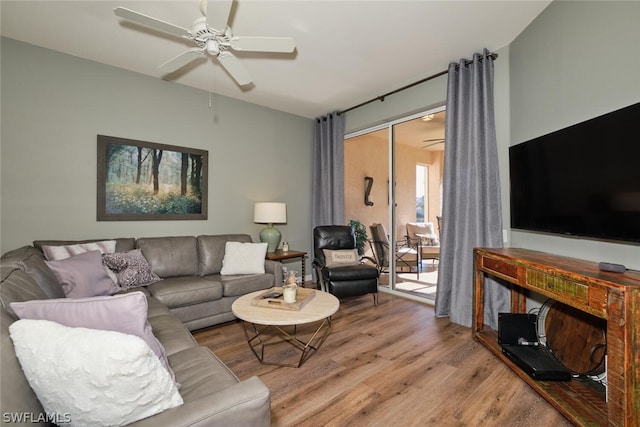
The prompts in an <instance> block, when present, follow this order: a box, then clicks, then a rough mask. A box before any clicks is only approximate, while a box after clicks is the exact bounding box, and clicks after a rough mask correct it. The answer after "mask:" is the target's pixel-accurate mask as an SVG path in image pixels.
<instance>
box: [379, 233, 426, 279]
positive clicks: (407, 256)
mask: <svg viewBox="0 0 640 427" xmlns="http://www.w3.org/2000/svg"><path fill="white" fill-rule="evenodd" d="M369 229H370V230H371V238H372V240H370V241H369V243H370V244H371V249H372V251H373V254H374V257H375V261H376V265H377V267H378V270H380V273H388V272H389V267H390V254H393V255H394V256H395V260H396V268H398V269H401V268H409V271H413V269H414V268H415V271H416V274H417V278H420V252H419V247H418V245H413V244H410V243H409V242H408V241H407V240H404V241H399V242H396V243H395V244H394V245H391V243H390V242H389V235H388V234H387V230H386V229H385V227H384V225H383V224H373V225H371V226H370V227H369Z"/></svg>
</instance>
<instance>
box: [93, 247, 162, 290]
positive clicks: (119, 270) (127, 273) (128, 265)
mask: <svg viewBox="0 0 640 427" xmlns="http://www.w3.org/2000/svg"><path fill="white" fill-rule="evenodd" d="M102 262H104V264H105V265H106V266H107V267H109V268H110V269H111V270H112V271H114V272H115V273H116V277H117V280H118V286H120V287H121V288H123V289H131V288H137V287H139V286H146V285H150V284H151V283H155V282H158V281H160V280H162V279H160V277H158V275H157V274H156V273H154V272H153V270H152V269H151V265H149V263H148V262H147V260H146V258H145V257H144V256H143V255H142V251H141V250H140V249H132V250H130V251H128V252H116V253H112V254H104V255H103V256H102Z"/></svg>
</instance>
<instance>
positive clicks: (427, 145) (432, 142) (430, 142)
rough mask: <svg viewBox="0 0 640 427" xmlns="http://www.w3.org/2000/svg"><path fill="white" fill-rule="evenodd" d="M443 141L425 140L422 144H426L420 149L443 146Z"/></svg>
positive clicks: (439, 139) (438, 139) (440, 139)
mask: <svg viewBox="0 0 640 427" xmlns="http://www.w3.org/2000/svg"><path fill="white" fill-rule="evenodd" d="M444 141H445V139H444V138H433V139H425V140H424V141H422V142H426V143H427V144H425V145H423V146H422V147H420V148H429V147H433V146H434V145H438V144H444Z"/></svg>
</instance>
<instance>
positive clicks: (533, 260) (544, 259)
mask: <svg viewBox="0 0 640 427" xmlns="http://www.w3.org/2000/svg"><path fill="white" fill-rule="evenodd" d="M474 265H475V268H474V284H475V285H474V316H473V317H474V319H473V335H474V338H475V339H476V340H477V341H479V342H481V343H482V344H484V345H485V346H486V347H487V348H489V350H491V351H492V352H493V353H494V354H495V355H496V356H497V357H498V358H500V359H501V360H502V361H503V362H504V363H506V364H507V365H508V366H509V367H510V368H511V369H513V370H514V371H515V372H516V374H518V376H520V378H522V379H523V380H524V381H525V382H527V384H529V385H530V386H531V387H532V388H533V389H534V390H536V391H537V392H538V393H539V394H540V395H541V396H542V397H544V398H545V399H546V400H547V401H549V403H551V405H553V406H554V407H555V408H556V409H557V410H558V411H560V412H561V413H562V414H563V415H564V416H565V417H567V419H569V421H571V422H572V423H574V424H576V425H580V426H594V425H596V426H620V427H639V426H640V272H637V271H627V272H626V273H607V272H603V271H600V270H599V269H598V264H597V263H595V262H589V261H583V260H579V259H574V258H568V257H562V256H557V255H552V254H548V253H544V252H538V251H531V250H527V249H513V248H504V249H502V248H501V249H488V248H476V249H474ZM485 276H493V277H495V278H499V279H502V280H504V281H507V282H508V283H509V284H510V285H511V312H513V313H524V312H526V293H527V291H532V292H536V293H538V294H540V295H542V296H544V297H547V298H551V299H553V300H555V301H559V302H562V303H564V304H567V305H569V306H571V307H574V308H576V309H578V310H580V311H583V312H586V313H589V314H591V315H593V316H597V317H599V318H602V319H605V320H606V321H607V329H606V332H607V359H608V361H607V382H608V390H607V392H608V398H607V396H605V393H604V392H603V391H602V390H601V389H598V387H595V386H594V384H593V382H592V381H590V380H588V379H587V380H578V379H573V380H571V381H568V382H562V381H558V382H554V381H536V380H534V379H533V378H531V377H530V376H528V375H527V374H526V373H525V372H523V371H522V370H521V369H519V368H518V367H517V366H516V365H515V364H513V363H512V362H511V361H510V360H509V359H507V358H506V357H505V356H504V355H503V354H502V351H501V348H500V345H499V344H498V337H497V333H496V332H495V331H491V330H489V328H487V329H486V330H485V328H484V324H483V322H484V321H483V313H484V301H483V300H484V278H485Z"/></svg>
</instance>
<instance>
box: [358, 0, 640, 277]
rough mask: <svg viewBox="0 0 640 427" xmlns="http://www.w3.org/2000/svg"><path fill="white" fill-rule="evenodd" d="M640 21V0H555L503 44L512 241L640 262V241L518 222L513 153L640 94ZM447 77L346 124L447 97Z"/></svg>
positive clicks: (502, 105)
mask: <svg viewBox="0 0 640 427" xmlns="http://www.w3.org/2000/svg"><path fill="white" fill-rule="evenodd" d="M638 22H640V2H617V1H606V2H592V1H554V2H553V3H551V5H550V6H549V7H547V8H546V9H545V10H544V11H543V12H542V13H541V14H540V16H539V17H538V18H537V19H536V20H535V21H534V22H532V23H531V25H530V26H529V27H528V28H527V29H526V30H525V31H523V32H522V33H521V34H520V35H519V36H518V37H517V38H516V40H514V41H513V42H512V43H511V44H510V45H509V46H505V47H503V48H501V49H499V50H497V51H496V52H497V53H498V54H499V58H498V60H497V61H496V62H495V92H494V94H495V116H496V133H497V139H498V156H499V162H500V176H501V187H502V203H503V206H502V211H503V223H504V229H505V240H506V242H505V244H506V245H508V246H513V247H523V248H530V249H536V250H541V251H546V252H551V253H556V254H561V255H566V256H572V257H576V258H582V259H587V260H592V261H608V262H615V263H621V264H625V265H626V266H627V267H630V268H634V269H640V246H635V245H627V244H616V243H607V242H597V241H593V240H583V239H573V238H565V237H554V236H549V235H543V234H536V233H525V232H519V231H515V230H511V229H510V227H509V224H510V217H509V154H508V150H509V146H511V145H513V144H517V143H520V142H524V141H526V140H529V139H531V138H534V137H537V136H540V135H544V134H546V133H549V132H552V131H554V130H558V129H561V128H563V127H566V126H569V125H571V124H574V123H578V122H580V121H583V120H587V119H589V118H592V117H595V116H598V115H600V114H603V113H606V112H609V111H612V110H615V109H617V108H620V107H623V106H626V105H629V104H633V103H636V102H638V101H640V73H639V72H638V70H639V69H640V43H638V41H639V40H640V25H638ZM472 53H473V52H469V55H468V56H471V55H472ZM452 60H453V61H457V58H452ZM444 68H446V64H443V69H444ZM446 82H447V77H446V76H443V77H440V78H438V79H435V80H432V81H430V82H427V83H424V84H422V85H420V86H417V87H415V88H412V89H409V90H407V91H404V92H401V93H399V94H396V95H393V96H391V97H388V98H387V99H386V100H385V101H384V102H375V103H373V104H370V105H367V106H365V107H361V108H359V109H357V110H354V111H352V112H349V113H347V116H346V128H347V132H353V131H356V130H361V129H364V128H366V127H368V126H372V125H375V124H380V123H383V122H385V121H387V120H390V119H395V118H397V117H400V116H405V115H408V114H409V113H413V112H416V111H422V110H426V109H427V108H430V107H433V106H437V105H443V104H444V103H445V100H446ZM376 95H381V94H376ZM603 148H606V147H603ZM621 155H624V153H621Z"/></svg>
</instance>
